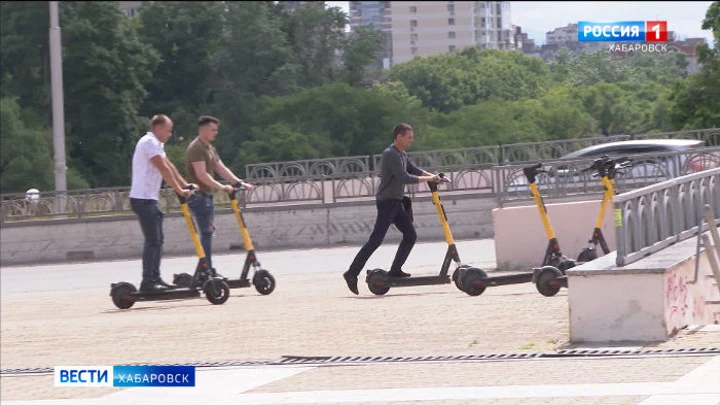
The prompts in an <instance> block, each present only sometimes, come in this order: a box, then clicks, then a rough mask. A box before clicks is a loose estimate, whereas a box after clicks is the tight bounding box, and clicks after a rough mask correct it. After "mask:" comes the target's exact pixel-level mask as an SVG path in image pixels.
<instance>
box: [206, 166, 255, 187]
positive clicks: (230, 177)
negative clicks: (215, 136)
mask: <svg viewBox="0 0 720 405" xmlns="http://www.w3.org/2000/svg"><path fill="white" fill-rule="evenodd" d="M215 171H216V172H217V174H218V175H220V177H222V178H223V179H225V180H226V181H228V182H229V183H232V184H240V185H242V186H243V187H245V188H246V189H248V190H252V189H253V188H255V186H253V185H252V184H250V183H247V182H245V181H244V180H243V179H241V178H239V177H237V176H236V175H235V174H234V173H233V172H232V171H231V170H230V169H228V167H227V166H225V164H224V163H223V162H222V160H219V159H218V161H217V164H216V165H215Z"/></svg>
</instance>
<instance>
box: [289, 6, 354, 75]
mask: <svg viewBox="0 0 720 405" xmlns="http://www.w3.org/2000/svg"><path fill="white" fill-rule="evenodd" d="M283 15H284V24H283V31H284V32H285V33H286V35H287V38H288V43H289V44H290V47H291V49H292V55H293V61H294V64H295V65H297V66H298V84H299V85H300V86H301V87H314V86H319V85H322V84H324V83H327V82H332V81H335V80H336V79H337V77H338V72H339V70H340V69H339V66H338V65H339V58H338V56H337V54H338V52H339V50H341V49H342V45H343V42H344V40H345V32H344V30H345V26H346V25H347V23H348V18H347V15H346V14H345V13H344V12H343V11H342V10H340V9H339V8H337V7H331V8H328V9H326V8H325V5H324V3H323V2H318V1H308V2H305V3H303V4H302V5H301V6H299V7H298V8H297V9H296V10H295V11H292V12H289V13H283Z"/></svg>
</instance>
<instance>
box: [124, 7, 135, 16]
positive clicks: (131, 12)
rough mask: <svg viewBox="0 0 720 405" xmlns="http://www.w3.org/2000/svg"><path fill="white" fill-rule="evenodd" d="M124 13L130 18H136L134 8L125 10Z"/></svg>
mask: <svg viewBox="0 0 720 405" xmlns="http://www.w3.org/2000/svg"><path fill="white" fill-rule="evenodd" d="M123 12H124V13H125V15H126V16H128V17H135V9H134V8H124V9H123Z"/></svg>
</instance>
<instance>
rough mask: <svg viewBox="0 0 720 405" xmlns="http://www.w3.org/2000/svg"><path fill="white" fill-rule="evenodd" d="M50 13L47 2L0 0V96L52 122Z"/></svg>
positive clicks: (45, 122) (40, 118) (47, 121)
mask: <svg viewBox="0 0 720 405" xmlns="http://www.w3.org/2000/svg"><path fill="white" fill-rule="evenodd" d="M49 22H50V13H49V7H48V2H46V1H3V2H0V44H2V46H0V95H1V96H2V97H15V98H17V100H18V101H17V102H18V104H19V105H20V106H22V107H23V108H26V109H31V110H33V111H34V112H35V113H36V115H37V118H38V119H39V120H41V121H42V122H38V123H37V124H39V125H42V124H44V125H50V119H51V117H50V71H49V64H50V50H49V37H48V26H49Z"/></svg>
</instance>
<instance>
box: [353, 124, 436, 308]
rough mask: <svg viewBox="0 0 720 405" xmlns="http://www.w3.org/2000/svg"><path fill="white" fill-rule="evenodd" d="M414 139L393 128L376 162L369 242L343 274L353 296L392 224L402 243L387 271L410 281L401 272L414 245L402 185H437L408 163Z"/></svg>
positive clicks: (405, 131) (406, 129) (404, 128)
mask: <svg viewBox="0 0 720 405" xmlns="http://www.w3.org/2000/svg"><path fill="white" fill-rule="evenodd" d="M413 139H414V134H413V129H412V127H411V126H410V125H408V124H404V123H403V124H397V125H395V128H394V129H393V143H392V144H391V145H390V146H388V148H387V149H385V151H384V152H383V154H382V159H381V161H380V185H379V186H378V191H377V194H376V195H375V199H376V201H375V204H376V206H377V219H376V220H375V228H374V229H373V231H372V234H370V238H369V239H368V241H367V242H365V245H363V247H362V248H361V249H360V252H358V254H357V256H355V260H353V262H352V264H351V265H350V269H349V270H348V271H346V272H345V273H344V274H343V278H345V282H346V283H347V285H348V288H349V289H350V291H352V293H353V294H355V295H358V288H357V281H358V275H359V274H360V272H361V271H362V268H363V266H365V263H366V262H367V261H368V259H370V256H371V255H372V254H373V253H374V252H375V250H377V248H378V247H380V245H381V244H382V242H383V239H385V234H387V231H388V229H389V228H390V225H392V224H394V225H395V226H396V227H397V229H398V230H399V231H400V232H402V234H403V239H402V242H400V246H398V250H397V253H396V254H395V260H394V261H393V264H392V266H391V267H390V271H389V273H388V274H389V276H390V277H410V274H408V273H405V272H403V271H402V265H403V264H405V260H407V258H408V256H409V255H410V251H411V250H412V248H413V246H414V245H415V240H416V239H417V234H416V233H415V227H414V226H413V224H412V221H411V219H410V216H409V215H408V212H406V211H405V208H404V206H403V195H404V191H405V185H406V184H417V183H420V182H435V183H439V182H440V177H439V176H438V175H434V174H431V173H428V172H426V171H425V170H422V169H420V168H418V167H416V166H415V165H413V164H412V163H410V161H409V160H408V155H407V152H405V150H406V149H407V148H409V147H410V144H412V142H413Z"/></svg>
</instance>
